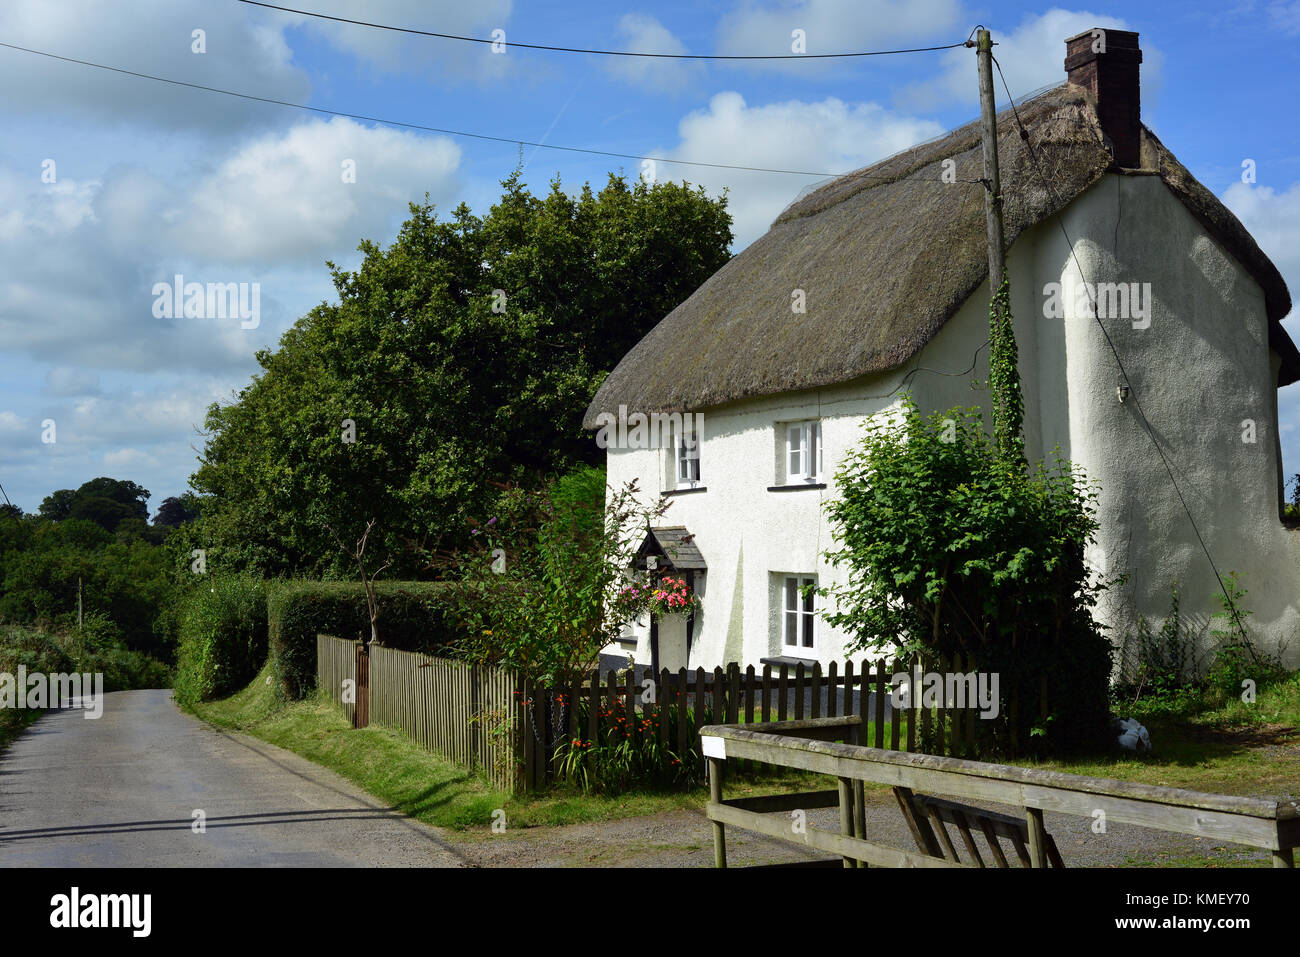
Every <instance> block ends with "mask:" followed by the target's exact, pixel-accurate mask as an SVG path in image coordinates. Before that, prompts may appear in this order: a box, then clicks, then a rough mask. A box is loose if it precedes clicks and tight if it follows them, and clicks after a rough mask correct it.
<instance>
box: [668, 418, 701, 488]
mask: <svg viewBox="0 0 1300 957" xmlns="http://www.w3.org/2000/svg"><path fill="white" fill-rule="evenodd" d="M687 418H688V420H689V418H690V417H689V416H688V417H687ZM673 451H674V454H675V457H676V460H677V485H678V486H694V485H698V484H699V481H700V437H699V435H697V434H696V432H695V425H694V423H693V422H690V421H688V422H687V424H685V425H684V426H683V427H682V428H681V429H674V433H673Z"/></svg>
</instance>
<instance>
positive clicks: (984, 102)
mask: <svg viewBox="0 0 1300 957" xmlns="http://www.w3.org/2000/svg"><path fill="white" fill-rule="evenodd" d="M977 37H978V40H977V41H976V59H977V61H978V63H979V74H980V121H981V125H982V127H983V131H984V135H983V140H984V186H985V190H984V219H985V223H986V226H987V229H988V240H989V293H990V294H991V295H994V296H996V295H997V292H998V289H1000V288H1001V287H1002V277H1003V276H1004V275H1005V274H1006V246H1005V244H1004V242H1003V238H1002V177H1001V176H1000V175H999V173H998V116H997V110H996V109H995V108H994V105H993V35H992V34H990V33H989V31H988V30H980V31H979V33H978V34H977Z"/></svg>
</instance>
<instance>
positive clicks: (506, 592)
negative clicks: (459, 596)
mask: <svg viewBox="0 0 1300 957" xmlns="http://www.w3.org/2000/svg"><path fill="white" fill-rule="evenodd" d="M637 496H638V491H637V488H636V484H635V483H634V482H633V483H628V484H627V485H624V486H623V487H622V488H619V489H611V490H610V491H609V498H608V501H607V500H606V498H605V474H604V471H603V470H601V469H594V468H585V467H584V468H580V469H577V470H575V471H574V472H571V473H569V474H567V475H565V476H563V477H562V478H560V479H559V480H557V481H555V482H552V483H550V484H548V485H547V486H546V487H545V488H543V489H540V490H537V491H535V492H525V491H522V490H519V489H513V490H510V491H509V492H507V493H506V494H505V495H503V496H502V497H501V499H500V500H499V502H498V514H496V515H493V516H492V517H491V519H489V521H488V522H486V523H485V524H483V525H481V526H478V527H475V528H474V529H473V530H472V532H471V535H472V536H473V538H474V541H475V542H476V543H477V545H476V547H475V548H473V549H470V550H467V551H466V552H464V553H461V554H458V555H456V556H454V560H453V562H452V567H451V569H450V573H451V574H452V575H454V576H455V577H456V578H457V580H458V581H460V582H461V584H462V586H463V587H464V589H465V603H464V621H465V623H466V627H465V629H464V630H463V633H462V636H461V640H460V641H459V642H458V643H457V645H456V648H455V653H456V654H457V655H459V656H460V657H462V658H464V659H465V660H468V661H470V662H473V663H474V664H484V665H491V666H494V667H504V668H508V669H510V670H512V671H514V672H516V673H518V674H519V675H521V676H522V677H524V678H525V679H527V680H528V681H531V682H536V683H540V684H546V685H551V686H554V685H558V684H567V683H568V682H570V681H572V680H573V679H574V678H575V677H579V676H582V675H585V674H587V673H588V672H589V671H591V670H592V669H594V668H595V667H597V665H598V664H599V661H600V652H601V649H602V648H605V647H607V646H608V645H609V644H611V643H612V642H614V641H615V640H616V639H617V638H618V636H619V635H621V634H623V632H624V631H625V629H626V626H627V625H628V623H629V622H633V621H636V620H637V619H638V618H641V617H643V616H644V615H645V613H646V611H647V609H648V607H649V599H650V591H649V590H648V589H646V588H641V589H639V592H638V593H639V597H638V598H635V599H633V598H631V597H630V596H631V592H630V591H628V590H627V589H625V588H624V586H625V585H628V584H629V583H630V582H632V581H633V579H632V578H631V577H630V572H631V568H632V564H633V560H634V558H635V556H636V554H637V549H638V548H639V546H640V545H641V543H642V541H643V540H644V539H645V535H646V527H647V525H650V524H653V523H654V522H655V520H656V519H657V518H658V517H659V516H660V515H662V514H663V512H664V510H665V509H666V508H667V500H663V501H661V502H659V503H658V504H655V505H650V506H643V505H641V504H640V503H639V502H638V500H637Z"/></svg>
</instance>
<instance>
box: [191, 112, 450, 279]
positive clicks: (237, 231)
mask: <svg viewBox="0 0 1300 957" xmlns="http://www.w3.org/2000/svg"><path fill="white" fill-rule="evenodd" d="M460 156H461V151H460V147H459V146H457V145H456V144H455V143H453V142H452V141H451V140H450V139H448V138H446V137H427V136H419V135H416V134H414V133H409V132H398V131H396V130H391V129H387V128H383V127H380V128H370V127H366V126H362V125H361V124H359V123H355V122H353V121H352V120H348V119H343V118H340V117H336V118H334V119H332V120H330V121H329V122H322V121H313V122H310V123H306V124H303V125H300V126H296V127H294V128H293V129H291V130H290V131H289V132H288V133H286V134H284V135H282V136H278V135H272V136H266V137H264V138H262V139H260V140H257V141H256V142H253V143H250V144H249V145H247V146H245V147H244V148H243V149H241V150H240V151H239V152H238V153H236V154H235V155H233V156H231V157H230V158H229V159H227V160H226V161H225V162H224V163H222V164H221V166H220V167H219V168H218V169H217V170H216V171H215V172H214V173H213V174H212V175H210V176H207V177H205V178H204V179H203V180H202V181H201V182H200V183H198V184H197V186H196V187H195V189H194V191H193V195H192V198H189V199H188V201H187V203H186V208H185V210H184V212H183V213H181V214H180V215H179V216H178V217H177V219H178V221H177V223H176V231H175V235H176V238H177V240H178V241H179V244H180V246H181V248H182V249H183V250H185V251H186V252H188V253H192V254H194V255H197V256H203V257H210V258H212V259H216V260H218V261H225V262H261V261H264V260H266V259H268V258H270V259H275V260H284V259H299V260H304V259H305V260H319V259H320V258H322V257H325V256H328V255H330V254H335V253H337V252H338V251H339V246H340V244H341V243H342V244H346V248H351V247H353V246H355V245H356V243H357V242H358V241H359V240H360V239H361V238H362V237H363V236H366V237H374V236H377V235H381V234H385V233H387V232H388V230H389V229H390V227H391V226H392V221H393V218H394V216H397V217H399V218H405V216H406V214H407V204H408V203H409V202H411V201H418V200H422V199H423V197H424V192H425V191H426V190H427V191H428V192H429V193H430V194H431V196H432V197H437V198H443V197H449V196H451V195H453V194H454V192H455V190H456V187H457V185H458V184H457V181H456V169H457V167H458V166H459V164H460ZM344 164H350V165H349V167H348V169H349V170H350V171H351V172H352V173H354V174H355V182H345V181H344V173H345V168H344Z"/></svg>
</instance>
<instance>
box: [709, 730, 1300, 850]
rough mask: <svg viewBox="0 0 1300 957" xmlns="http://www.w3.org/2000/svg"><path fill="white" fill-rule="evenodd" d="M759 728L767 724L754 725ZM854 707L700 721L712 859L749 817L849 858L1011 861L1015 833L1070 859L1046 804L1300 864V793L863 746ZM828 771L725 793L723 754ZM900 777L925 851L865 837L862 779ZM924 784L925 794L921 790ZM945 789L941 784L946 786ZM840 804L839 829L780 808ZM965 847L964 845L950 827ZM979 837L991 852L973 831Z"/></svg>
mask: <svg viewBox="0 0 1300 957" xmlns="http://www.w3.org/2000/svg"><path fill="white" fill-rule="evenodd" d="M758 728H761V729H762V730H757V729H758ZM861 728H862V722H861V719H860V718H858V717H846V718H814V719H811V720H806V721H780V722H769V723H765V724H761V725H752V724H748V725H747V724H731V725H709V726H707V727H705V728H702V729H701V730H700V735H701V741H702V745H703V750H704V755H705V757H706V759H707V760H708V764H709V794H710V800H709V804H708V808H707V811H708V816H709V819H710V820H711V821H712V822H713V843H714V863H715V865H716V866H718V867H726V864H727V851H726V830H725V829H726V827H727V826H728V825H731V826H733V827H743V828H746V829H747V830H752V831H757V832H758V833H760V834H766V835H768V836H770V837H776V838H780V839H783V840H788V841H792V842H794V843H799V844H804V845H807V846H809V847H813V848H816V849H818V850H822V851H827V852H829V853H832V854H836V855H839V856H840V858H841V859H842V863H843V866H844V867H861V866H867V865H874V866H884V867H986V866H989V863H991V864H992V865H993V866H997V867H1008V866H1010V865H1009V864H1008V859H1007V856H1006V854H1005V853H1004V851H1003V848H1002V845H1001V841H1002V840H1004V839H1005V840H1007V841H1009V842H1010V845H1011V848H1012V850H1013V851H1014V853H1015V856H1016V858H1017V860H1018V862H1019V864H1020V865H1021V866H1023V867H1063V866H1064V862H1063V861H1062V859H1061V855H1060V852H1059V851H1058V849H1057V847H1056V842H1055V841H1054V840H1053V839H1052V836H1051V835H1050V834H1048V833H1047V829H1046V828H1045V827H1044V824H1043V813H1044V811H1053V812H1055V813H1060V814H1072V815H1077V816H1080V817H1086V818H1094V819H1095V818H1096V817H1097V815H1098V813H1099V812H1100V813H1101V814H1103V815H1104V816H1105V820H1107V821H1108V822H1113V823H1120V824H1135V825H1138V826H1141V827H1149V828H1154V829H1156V830H1161V831H1173V832H1177V833H1183V834H1192V835H1196V836H1198V837H1205V838H1210V839H1212V840H1216V841H1227V842H1231V843H1235V844H1244V845H1247V846H1250V847H1258V848H1263V849H1266V850H1267V851H1269V853H1270V854H1271V855H1272V859H1273V865H1274V866H1275V867H1294V866H1295V865H1294V854H1293V848H1295V847H1297V846H1300V802H1296V801H1273V800H1265V799H1262V798H1247V797H1236V796H1232V795H1225V794H1204V793H1201V792H1199V791H1188V790H1184V789H1181V788H1167V787H1156V786H1153V785H1149V784H1136V783H1132V782H1128V781H1117V780H1112V779H1108V778H1092V777H1084V776H1082V775H1077V774H1063V773H1061V772H1058V771H1046V770H1041V769H1037V768H1020V767H1014V766H1011V765H1004V764H990V763H986V762H982V761H967V760H963V759H961V758H947V757H939V756H937V755H930V754H913V753H908V752H904V751H889V750H884V749H880V748H869V747H864V746H862V745H860V744H858V743H857V741H858V739H859V735H860V734H861ZM734 759H740V760H748V761H756V762H759V763H762V764H769V765H774V766H777V767H787V768H795V769H799V770H803V771H811V772H814V773H819V774H827V775H830V776H832V777H835V778H836V779H837V780H838V787H837V788H836V789H835V790H833V791H832V790H826V791H807V792H802V793H798V794H777V795H768V796H763V797H749V798H736V799H732V800H724V799H723V796H722V787H723V780H724V768H725V765H726V762H727V760H734ZM867 781H871V782H875V783H880V784H887V785H889V786H890V787H892V788H893V792H894V796H895V798H896V799H897V801H898V805H899V809H900V811H901V812H902V814H903V818H904V820H905V821H906V823H907V825H908V830H909V831H910V832H911V834H912V837H913V840H914V841H915V842H916V845H917V851H915V852H913V851H908V850H903V849H900V848H894V847H889V846H886V845H883V844H878V843H875V842H873V841H869V840H867V837H866V833H865V832H866V805H865V802H864V793H863V784H864V783H865V782H867ZM922 791H924V792H926V793H919V792H922ZM937 795H944V796H943V797H938V796H937ZM951 798H964V799H966V800H973V801H987V802H991V803H994V804H1002V805H1010V806H1012V807H1020V808H1022V809H1023V811H1024V817H1023V818H1018V817H1014V816H1012V815H1009V814H1002V813H1000V812H996V811H990V810H986V809H984V808H981V807H976V806H973V805H970V804H962V803H958V802H956V801H953V800H950V799H951ZM827 807H838V808H839V810H840V828H839V831H838V832H834V831H829V830H826V829H823V828H814V827H812V826H811V825H808V824H806V823H805V824H804V826H803V827H801V828H798V829H796V828H792V827H791V823H790V820H789V819H788V818H784V817H776V816H774V815H776V814H778V813H780V812H786V813H788V812H791V811H801V810H802V811H806V810H812V809H815V808H827ZM949 825H951V826H952V827H953V828H955V829H956V834H957V836H958V838H959V840H960V841H961V844H962V846H963V850H964V852H965V859H963V858H962V855H960V854H959V853H958V851H957V847H956V845H955V844H954V843H953V840H952V836H951V835H950V834H949V833H948V829H947V828H948V826H949ZM976 834H979V835H981V836H982V837H983V839H984V841H985V843H986V847H987V849H988V851H989V852H990V862H988V863H986V862H985V860H984V858H983V855H981V854H980V851H979V847H978V844H977V842H976V840H975V836H976Z"/></svg>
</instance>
